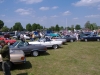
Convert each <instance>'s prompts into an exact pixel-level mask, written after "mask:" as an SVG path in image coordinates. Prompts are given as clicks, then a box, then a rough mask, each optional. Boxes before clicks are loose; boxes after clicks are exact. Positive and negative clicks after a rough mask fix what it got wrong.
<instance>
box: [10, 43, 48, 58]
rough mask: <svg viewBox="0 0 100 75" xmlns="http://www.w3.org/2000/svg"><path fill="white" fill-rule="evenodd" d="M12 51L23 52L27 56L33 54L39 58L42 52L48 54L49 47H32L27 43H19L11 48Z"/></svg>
mask: <svg viewBox="0 0 100 75" xmlns="http://www.w3.org/2000/svg"><path fill="white" fill-rule="evenodd" d="M10 49H12V50H20V49H21V50H23V52H24V53H25V55H27V54H31V55H32V56H35V57H36V56H38V55H39V54H40V53H41V52H46V51H47V47H46V46H44V45H40V44H39V45H31V44H29V43H28V42H26V41H17V42H15V43H14V44H13V45H11V46H10Z"/></svg>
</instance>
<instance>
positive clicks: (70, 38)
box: [63, 35, 76, 42]
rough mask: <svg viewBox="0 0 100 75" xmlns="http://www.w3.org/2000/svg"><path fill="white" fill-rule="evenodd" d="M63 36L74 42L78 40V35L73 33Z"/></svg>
mask: <svg viewBox="0 0 100 75" xmlns="http://www.w3.org/2000/svg"><path fill="white" fill-rule="evenodd" d="M63 38H65V39H66V40H67V42H74V41H76V37H75V36H73V35H65V36H64V37H63Z"/></svg>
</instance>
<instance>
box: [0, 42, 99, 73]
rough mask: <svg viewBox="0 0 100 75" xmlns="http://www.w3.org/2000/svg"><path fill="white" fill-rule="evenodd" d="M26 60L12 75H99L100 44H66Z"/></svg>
mask: <svg viewBox="0 0 100 75" xmlns="http://www.w3.org/2000/svg"><path fill="white" fill-rule="evenodd" d="M26 59H27V62H26V64H24V65H17V66H15V69H14V70H12V71H11V73H12V75H100V42H74V43H67V45H63V46H62V48H60V49H57V50H54V49H49V50H48V51H47V53H45V54H42V55H40V56H38V57H31V56H27V57H26ZM0 75H3V73H2V71H0Z"/></svg>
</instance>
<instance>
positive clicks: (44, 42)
mask: <svg viewBox="0 0 100 75" xmlns="http://www.w3.org/2000/svg"><path fill="white" fill-rule="evenodd" d="M41 44H42V45H45V46H46V47H51V42H50V41H47V40H43V41H41Z"/></svg>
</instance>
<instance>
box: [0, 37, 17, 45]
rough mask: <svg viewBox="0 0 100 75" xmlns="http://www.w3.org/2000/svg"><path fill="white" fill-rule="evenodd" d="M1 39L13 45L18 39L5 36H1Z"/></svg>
mask: <svg viewBox="0 0 100 75" xmlns="http://www.w3.org/2000/svg"><path fill="white" fill-rule="evenodd" d="M0 40H4V41H5V43H6V44H8V45H12V44H13V43H15V42H16V40H14V39H9V38H4V37H0Z"/></svg>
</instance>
